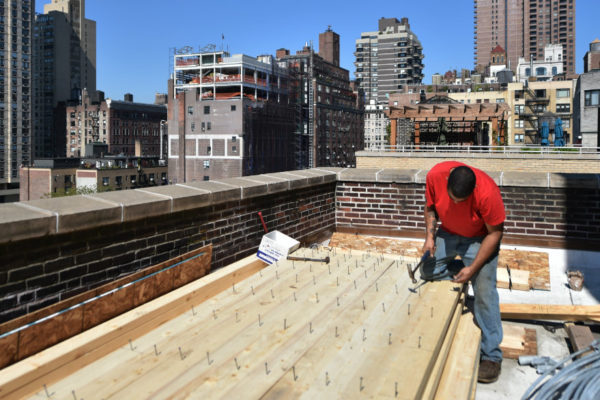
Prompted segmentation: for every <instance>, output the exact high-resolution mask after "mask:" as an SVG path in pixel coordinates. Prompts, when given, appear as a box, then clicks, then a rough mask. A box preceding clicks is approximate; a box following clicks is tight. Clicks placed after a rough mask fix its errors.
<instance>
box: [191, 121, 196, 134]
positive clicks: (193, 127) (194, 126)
mask: <svg viewBox="0 0 600 400" xmlns="http://www.w3.org/2000/svg"><path fill="white" fill-rule="evenodd" d="M194 129H196V123H195V122H192V132H194Z"/></svg>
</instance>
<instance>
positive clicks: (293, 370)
mask: <svg viewBox="0 0 600 400" xmlns="http://www.w3.org/2000/svg"><path fill="white" fill-rule="evenodd" d="M292 375H293V376H294V381H297V380H298V375H296V367H295V366H292Z"/></svg>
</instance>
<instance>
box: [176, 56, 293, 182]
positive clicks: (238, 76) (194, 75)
mask: <svg viewBox="0 0 600 400" xmlns="http://www.w3.org/2000/svg"><path fill="white" fill-rule="evenodd" d="M174 64H175V71H174V76H175V81H174V82H173V81H170V83H169V105H168V107H169V108H168V110H169V111H168V126H169V177H170V178H171V179H172V180H173V182H180V183H181V182H193V181H199V180H200V181H201V180H211V179H219V178H228V177H239V176H243V175H253V174H261V173H267V172H277V171H285V170H289V169H293V147H292V146H291V145H290V144H291V143H292V140H293V127H294V126H293V123H294V109H293V107H292V106H291V105H290V104H289V101H288V91H289V81H288V74H287V71H286V70H285V69H282V68H280V67H278V66H277V65H276V64H275V63H274V62H273V59H272V57H271V56H259V57H257V58H253V57H249V56H246V55H243V54H235V55H229V54H228V53H227V52H224V51H217V52H202V53H188V54H178V55H176V56H175V62H174Z"/></svg>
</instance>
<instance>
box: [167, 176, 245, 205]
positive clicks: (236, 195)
mask: <svg viewBox="0 0 600 400" xmlns="http://www.w3.org/2000/svg"><path fill="white" fill-rule="evenodd" d="M177 185H178V186H182V187H189V188H195V189H202V190H205V191H207V192H210V199H211V204H219V203H225V202H227V201H238V200H240V199H241V198H242V189H241V188H240V187H239V186H232V185H228V184H226V183H221V182H220V181H218V180H214V181H202V182H190V183H180V184H177Z"/></svg>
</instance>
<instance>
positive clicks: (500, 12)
mask: <svg viewBox="0 0 600 400" xmlns="http://www.w3.org/2000/svg"><path fill="white" fill-rule="evenodd" d="M473 1H474V16H475V20H474V21H475V22H474V23H475V32H474V37H475V48H474V50H475V51H474V64H475V67H476V69H477V70H478V71H480V72H481V71H483V69H484V68H485V67H486V66H487V65H488V64H489V63H490V53H491V50H492V49H493V48H495V47H496V46H497V45H500V46H502V47H503V48H504V49H505V50H506V53H507V57H508V60H509V62H510V69H512V70H513V71H515V68H516V67H517V64H518V61H519V57H524V58H525V59H526V60H530V58H533V59H534V60H537V59H542V57H543V56H544V48H545V46H546V45H548V44H561V45H562V46H563V51H564V58H563V67H564V68H563V70H564V71H565V72H566V73H567V74H574V73H575V0H546V1H542V0H473Z"/></svg>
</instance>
